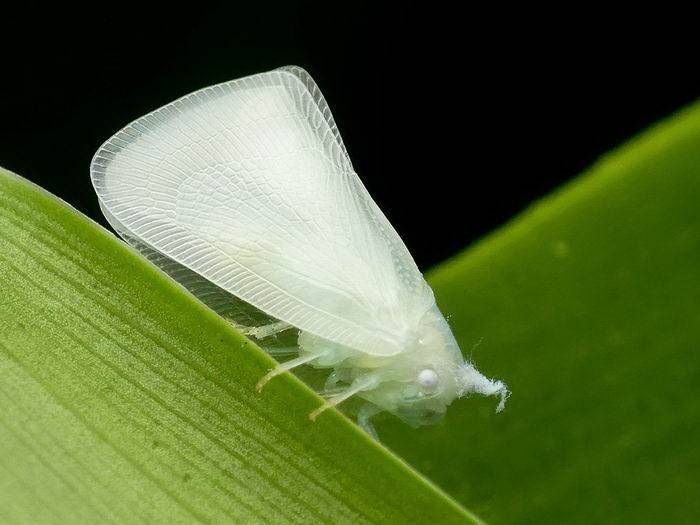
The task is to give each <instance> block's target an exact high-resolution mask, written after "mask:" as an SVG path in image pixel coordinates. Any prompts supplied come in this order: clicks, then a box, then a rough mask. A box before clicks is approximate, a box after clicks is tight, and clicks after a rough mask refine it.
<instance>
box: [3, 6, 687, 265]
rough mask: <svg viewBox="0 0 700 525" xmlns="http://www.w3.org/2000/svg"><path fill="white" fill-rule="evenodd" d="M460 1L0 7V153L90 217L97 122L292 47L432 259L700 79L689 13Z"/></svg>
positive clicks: (391, 207)
mask: <svg viewBox="0 0 700 525" xmlns="http://www.w3.org/2000/svg"><path fill="white" fill-rule="evenodd" d="M467 6H468V4H462V8H461V9H457V8H455V9H453V10H450V9H447V8H446V7H445V6H441V5H438V4H426V3H410V2H409V3H379V2H377V3H371V2H351V3H342V4H336V3H331V2H326V3H320V2H319V3H316V2H289V1H288V2H279V3H264V2H258V3H255V4H253V3H251V2H249V1H248V2H245V3H242V4H237V3H236V2H225V3H223V2H222V3H215V2H214V3H189V4H182V5H180V4H176V3H169V4H166V5H152V4H147V3H145V2H144V3H142V4H133V5H129V4H124V3H119V4H112V5H104V6H102V7H98V6H96V5H93V6H90V7H83V8H82V9H81V8H75V9H74V10H73V11H71V9H70V8H69V7H66V6H65V5H61V6H60V7H54V8H48V9H47V7H46V6H44V5H42V4H39V3H37V4H33V3H25V4H21V5H20V6H19V7H18V8H17V7H15V11H14V12H13V13H11V14H10V13H9V12H8V11H7V8H6V7H4V8H3V9H4V11H3V13H2V16H3V18H4V19H3V21H2V26H3V27H2V32H0V37H1V38H2V46H1V49H0V58H1V67H2V69H1V70H0V165H2V166H4V167H6V168H8V169H11V170H13V171H15V172H17V173H19V174H21V175H23V176H25V177H27V178H29V179H31V180H33V181H35V182H37V183H38V184H40V185H42V186H44V187H45V188H47V189H48V190H49V191H51V192H53V193H55V194H57V195H59V196H60V197H62V198H63V199H65V200H66V201H68V202H70V203H71V204H73V205H74V206H75V207H77V208H78V209H79V210H81V211H83V212H84V213H86V214H87V215H89V216H90V217H92V218H93V219H96V220H99V221H101V222H102V223H103V224H104V221H103V220H102V217H101V214H100V212H99V210H98V208H97V202H96V199H95V196H94V193H93V190H92V187H91V185H90V181H89V173H88V166H89V163H90V159H91V157H92V154H93V153H94V151H95V150H96V149H97V148H98V146H99V145H100V144H101V143H102V142H103V141H104V140H106V139H107V138H109V137H110V136H111V135H112V134H113V133H114V132H116V131H117V130H118V129H120V128H121V127H122V126H124V125H125V124H127V123H128V122H130V121H131V120H133V119H135V118H137V117H139V116H141V115H143V114H145V113H147V112H149V111H151V110H153V109H155V108H157V107H159V106H161V105H163V104H165V103H167V102H170V101H172V100H174V99H175V98H177V97H179V96H182V95H184V94H186V93H188V92H190V91H193V90H195V89H198V88H201V87H204V86H207V85H210V84H214V83H217V82H222V81H226V80H230V79H233V78H237V77H240V76H244V75H248V74H252V73H256V72H260V71H265V70H268V69H272V68H275V67H278V66H281V65H285V64H297V65H300V66H302V67H304V68H306V69H307V70H308V71H309V72H310V73H311V74H312V76H313V77H314V78H315V79H316V81H317V83H318V84H319V86H320V87H321V89H322V91H323V93H324V95H325V96H326V99H327V100H328V102H329V104H330V106H331V109H332V110H333V112H334V115H335V117H336V121H337V122H338V124H339V127H340V130H341V133H342V134H343V138H344V141H345V143H346V145H347V147H348V149H349V152H350V155H351V157H352V160H353V164H354V166H355V168H356V170H357V171H358V173H359V174H360V176H361V178H362V179H363V181H364V182H365V184H366V186H367V187H368V189H369V191H370V193H371V194H372V195H373V196H374V198H375V200H376V201H377V202H378V203H379V205H380V207H381V208H382V209H383V210H384V211H385V213H386V214H387V216H388V217H389V219H390V220H391V221H392V222H393V223H394V225H395V226H396V229H397V230H398V231H399V233H400V234H401V235H402V236H403V238H404V240H405V241H406V244H407V245H408V246H409V249H411V251H412V252H413V253H414V255H415V257H416V260H417V262H418V263H419V265H420V266H421V267H422V268H427V267H428V266H430V265H432V264H434V263H436V262H439V261H440V260H442V259H444V258H445V257H448V256H449V255H452V254H454V253H455V252H456V251H458V250H459V249H461V248H463V247H464V246H466V245H467V244H469V243H470V242H472V241H474V240H475V239H477V238H478V237H480V236H481V235H484V234H485V233H487V232H489V231H490V230H491V229H493V228H494V227H496V226H498V225H499V224H502V223H503V222H504V221H506V220H508V219H509V218H510V217H512V216H513V215H514V214H515V213H517V212H518V211H519V210H521V209H523V208H524V207H525V206H527V205H528V204H529V203H530V202H531V201H532V200H533V199H536V198H537V197H540V196H542V195H544V194H546V193H548V192H549V191H550V190H552V189H553V188H555V187H556V186H558V185H560V184H561V183H562V182H564V181H566V180H568V179H570V178H571V177H572V176H574V175H575V174H577V173H578V172H580V171H581V170H583V169H585V168H586V167H587V166H589V165H590V164H591V163H592V162H594V161H595V160H596V159H597V158H598V157H599V156H600V155H601V154H603V153H605V152H606V151H608V150H610V149H611V148H613V147H615V146H616V145H618V144H619V143H621V142H622V141H624V140H625V139H627V138H629V137H630V136H632V135H634V134H635V133H637V132H639V131H640V130H642V129H644V128H645V127H646V126H648V125H650V124H651V123H653V122H654V121H656V120H658V119H659V118H661V117H664V116H665V115H668V114H669V113H671V112H673V111H675V110H677V109H679V108H681V107H682V106H683V105H685V104H688V103H689V102H691V101H693V100H694V99H695V97H697V96H698V94H699V93H700V84H699V83H698V81H697V78H696V73H695V69H697V63H698V60H697V48H698V46H697V44H696V43H695V40H697V39H696V38H695V36H694V35H695V32H694V30H693V31H692V32H691V31H689V30H686V29H685V28H684V23H685V22H686V21H688V22H690V23H692V20H693V18H692V15H691V14H690V13H685V12H683V11H678V12H673V13H665V14H664V15H663V16H662V15H661V14H660V13H659V12H658V10H657V8H655V11H654V12H652V13H649V14H648V15H649V16H648V17H647V20H645V21H641V20H640V18H639V17H640V15H642V14H643V13H641V12H640V11H641V9H642V8H641V7H640V6H635V8H634V11H630V12H622V13H612V12H611V10H610V9H609V8H607V9H605V10H601V11H595V12H594V11H592V10H591V9H590V8H589V10H588V11H586V10H583V9H577V8H575V7H570V8H569V11H570V12H557V11H553V10H552V9H550V8H548V9H543V10H542V12H537V11H536V10H534V9H533V8H532V7H528V8H527V9H523V10H522V11H517V10H514V9H513V8H509V7H507V6H505V5H501V4H499V5H495V6H494V7H493V8H491V9H487V8H476V7H467ZM685 55H688V56H687V57H686V56H685Z"/></svg>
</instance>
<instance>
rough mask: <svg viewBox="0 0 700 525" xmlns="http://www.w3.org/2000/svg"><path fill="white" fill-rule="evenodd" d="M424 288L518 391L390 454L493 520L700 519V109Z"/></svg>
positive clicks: (490, 371) (391, 430) (402, 433)
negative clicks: (499, 406) (502, 403)
mask: <svg viewBox="0 0 700 525" xmlns="http://www.w3.org/2000/svg"><path fill="white" fill-rule="evenodd" d="M536 169H537V167H536V166H532V167H528V166H523V176H528V175H527V174H528V173H533V172H534V171H535V170H536ZM475 176H476V174H475ZM533 176H534V175H533ZM430 281H431V283H432V284H433V286H434V288H435V291H436V294H437V296H438V303H439V304H440V306H441V308H442V310H443V312H445V313H446V314H448V315H451V325H452V326H453V329H454V331H455V333H456V335H457V338H458V339H459V341H460V343H461V345H462V349H463V350H464V352H465V354H470V355H473V359H474V361H475V363H476V364H477V366H478V368H479V369H481V370H482V372H484V373H486V374H487V375H490V376H496V377H498V378H499V379H503V380H504V381H506V382H507V383H508V385H509V387H510V388H511V390H512V396H511V398H510V400H509V403H508V404H507V405H506V409H505V411H504V412H503V413H501V414H498V415H494V414H493V408H494V403H493V401H492V400H489V399H480V398H474V399H468V400H461V401H459V402H457V403H455V404H454V405H453V406H452V407H450V410H449V411H448V415H447V418H446V421H445V422H444V424H442V425H441V426H439V427H435V428H422V429H419V430H417V431H410V430H407V429H406V428H405V427H404V426H401V425H400V424H398V423H397V422H395V421H387V422H385V423H384V424H383V425H378V431H379V434H380V435H381V436H382V437H383V439H384V441H385V443H386V444H387V445H388V446H390V447H392V448H394V449H395V450H396V451H398V452H399V453H400V454H401V455H402V456H403V457H405V458H407V459H408V460H409V461H410V462H411V463H412V464H413V465H415V466H416V467H418V468H419V469H420V470H422V471H423V472H424V473H426V474H427V475H428V476H430V477H431V478H432V479H433V480H434V481H435V482H436V483H438V484H439V485H440V486H442V487H443V488H444V489H446V490H447V491H448V492H449V493H451V494H452V495H453V496H454V497H456V498H457V499H458V500H459V501H460V502H462V503H463V504H465V505H467V506H469V507H470V508H472V509H474V510H475V511H476V512H477V513H479V514H480V515H481V516H483V517H484V518H485V519H486V520H488V521H492V522H493V523H524V522H528V523H545V522H546V523H602V522H614V523H698V522H700V498H698V493H699V491H700V447H699V446H698V444H699V443H700V395H699V392H700V104H696V105H694V106H692V107H690V108H689V109H687V110H685V111H683V112H681V113H680V114H678V115H676V116H675V117H673V118H672V119H670V120H669V121H668V122H666V123H663V124H662V125H659V126H657V127H655V128H653V129H652V130H650V131H648V132H647V133H645V134H644V135H642V136H641V137H640V138H638V139H636V140H634V141H633V142H631V143H630V144H628V145H626V146H624V147H622V148H621V149H620V150H619V151H617V152H615V153H613V154H611V155H608V156H607V157H605V158H603V159H602V160H601V161H600V162H599V163H598V164H597V165H596V166H594V167H593V168H592V169H591V170H590V172H589V173H586V174H585V175H584V176H583V177H581V178H579V179H577V180H575V181H574V182H573V183H571V184H569V185H567V186H566V187H564V188H563V189H561V190H560V191H558V192H556V193H555V194H554V195H552V196H551V197H549V198H547V199H545V200H544V201H542V202H540V203H539V204H537V205H536V206H534V207H532V208H531V209H529V210H527V211H526V212H525V213H523V214H522V215H521V216H520V217H518V218H517V219H516V220H514V221H513V222H512V223H511V224H509V225H507V226H506V227H504V228H503V229H501V230H500V231H498V232H497V233H495V234H494V235H492V236H490V237H488V238H486V239H485V240H484V241H482V242H480V243H478V244H477V245H476V246H475V247H473V248H471V249H470V250H468V251H467V252H465V253H464V254H463V255H461V256H459V257H456V258H455V259H454V260H452V261H449V262H447V263H445V264H443V265H442V266H440V267H439V268H438V269H436V270H435V271H434V272H432V273H431V275H430ZM479 343H480V344H479Z"/></svg>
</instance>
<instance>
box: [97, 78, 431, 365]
mask: <svg viewBox="0 0 700 525" xmlns="http://www.w3.org/2000/svg"><path fill="white" fill-rule="evenodd" d="M91 172H92V180H93V184H94V186H95V189H96V191H97V194H98V196H99V199H100V201H101V205H102V206H103V208H104V209H105V210H106V211H107V213H108V214H109V215H108V217H110V220H111V221H112V222H113V224H114V225H115V226H118V228H117V229H121V230H122V232H123V234H124V236H125V238H127V240H129V239H130V238H131V242H133V241H134V239H135V240H136V241H138V242H139V243H142V244H143V245H145V246H148V247H151V248H152V249H153V250H154V251H156V252H159V253H161V254H163V255H165V256H166V257H167V258H169V259H172V260H173V261H175V262H177V263H178V264H180V265H182V266H183V267H185V268H187V269H190V270H192V271H193V272H195V273H196V274H199V275H201V276H203V277H205V278H206V279H207V280H208V281H211V282H212V283H213V284H215V285H216V286H218V287H220V288H223V289H224V290H226V291H227V292H230V293H231V294H232V295H234V296H236V297H238V298H240V299H242V300H244V301H246V302H248V303H250V304H251V305H253V306H255V307H256V308H258V309H260V310H261V311H262V312H264V313H266V314H268V315H270V316H272V317H274V318H276V319H279V320H282V321H286V322H288V323H290V324H292V325H294V326H297V327H298V328H300V329H301V330H304V331H307V332H310V333H312V334H315V335H317V336H319V337H322V338H325V339H328V340H330V341H334V342H336V343H340V344H343V345H346V346H349V347H351V348H354V349H356V350H358V351H362V352H366V353H369V354H374V355H391V354H395V353H398V352H401V350H402V349H403V347H404V341H405V340H406V339H407V338H408V337H409V336H410V332H411V330H412V329H413V328H414V327H415V326H416V324H417V322H418V320H419V319H420V317H421V316H422V315H423V314H424V313H425V312H426V311H427V310H428V309H429V308H430V307H431V306H432V304H433V303H434V299H433V296H432V292H431V290H430V288H429V287H428V285H427V284H426V283H425V281H424V280H423V277H422V276H421V274H420V272H419V271H418V269H417V268H416V265H415V263H414V262H413V259H412V258H411V255H410V254H409V252H408V251H407V249H406V247H405V246H404V244H403V242H402V241H401V239H400V238H399V236H398V235H397V233H396V232H395V231H394V229H393V228H392V227H391V225H390V224H389V222H388V221H387V219H386V218H385V217H384V215H383V214H382V212H381V211H380V210H379V208H378V207H377V206H376V204H375V203H374V202H373V201H372V199H371V197H370V196H369V194H368V193H367V191H366V189H365V188H364V186H363V185H362V183H361V182H360V180H359V178H358V177H357V174H356V173H355V172H354V171H353V169H352V165H351V163H350V161H349V159H348V156H347V153H346V150H345V147H344V146H343V144H342V140H341V139H340V135H339V133H338V130H337V127H336V126H335V123H334V121H333V118H332V116H331V114H330V111H329V110H328V107H327V105H326V104H325V101H324V100H323V97H322V96H321V95H320V92H319V91H318V88H317V87H315V84H314V83H313V81H312V80H311V79H310V77H309V76H308V74H307V73H306V72H303V70H300V69H299V68H288V69H282V70H275V71H271V72H268V73H262V74H259V75H254V76H250V77H246V78H242V79H239V80H234V81H231V82H227V83H224V84H219V85H216V86H212V87H209V88H205V89H202V90H200V91H197V92H195V93H192V94H190V95H187V96H185V97H183V98H181V99H179V100H177V101H175V102H173V103H171V104H168V105H167V106H164V107H163V108H161V109H158V110H156V111H154V112H153V113H150V114H148V115H146V116H144V117H142V118H140V119H138V120H136V121H135V122H133V123H131V124H130V125H128V126H127V127H126V128H124V129H123V130H121V131H120V132H119V133H117V134H116V135H115V136H114V137H112V138H111V139H110V140H108V141H107V142H106V143H105V144H104V145H103V146H102V147H101V148H100V149H99V151H98V152H97V153H96V155H95V157H94V159H93V162H92V166H91Z"/></svg>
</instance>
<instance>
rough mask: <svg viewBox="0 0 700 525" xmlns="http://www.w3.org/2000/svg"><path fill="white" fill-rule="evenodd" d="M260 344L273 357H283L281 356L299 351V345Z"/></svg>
mask: <svg viewBox="0 0 700 525" xmlns="http://www.w3.org/2000/svg"><path fill="white" fill-rule="evenodd" d="M259 346H260V348H262V349H263V350H265V352H266V353H268V354H270V355H271V356H273V357H281V356H285V355H291V354H298V353H299V347H298V346H265V345H259Z"/></svg>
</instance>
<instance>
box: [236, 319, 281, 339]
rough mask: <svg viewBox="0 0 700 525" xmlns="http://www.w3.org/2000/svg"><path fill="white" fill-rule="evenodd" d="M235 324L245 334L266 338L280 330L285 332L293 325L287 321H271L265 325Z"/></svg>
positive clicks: (256, 337)
mask: <svg viewBox="0 0 700 525" xmlns="http://www.w3.org/2000/svg"><path fill="white" fill-rule="evenodd" d="M232 324H233V323H232ZM233 325H234V326H235V327H236V328H238V329H239V330H240V331H241V332H243V334H244V335H248V336H251V337H255V339H265V338H266V337H270V336H271V335H275V334H279V333H280V332H284V331H285V330H288V329H289V328H291V327H292V325H291V324H289V323H285V322H284V321H277V322H276V323H270V324H266V325H263V326H241V325H237V324H233Z"/></svg>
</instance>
